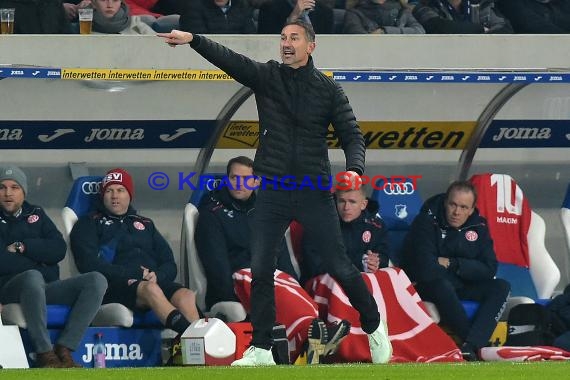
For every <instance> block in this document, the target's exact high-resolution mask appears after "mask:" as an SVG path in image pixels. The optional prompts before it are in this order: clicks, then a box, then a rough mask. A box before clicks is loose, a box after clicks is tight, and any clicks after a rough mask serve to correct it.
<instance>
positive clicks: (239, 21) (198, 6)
mask: <svg viewBox="0 0 570 380" xmlns="http://www.w3.org/2000/svg"><path fill="white" fill-rule="evenodd" d="M180 29H181V30H185V31H187V32H191V33H203V34H207V33H211V34H253V33H255V32H256V31H257V30H256V28H255V24H254V23H253V10H252V9H251V8H250V7H249V6H248V5H247V3H246V2H245V1H244V0H232V1H231V7H230V8H229V9H228V10H227V12H225V13H224V12H223V11H222V9H221V8H220V7H218V6H217V5H216V4H215V2H214V1H212V0H189V1H188V0H187V1H186V2H185V4H184V11H183V12H182V14H181V15H180Z"/></svg>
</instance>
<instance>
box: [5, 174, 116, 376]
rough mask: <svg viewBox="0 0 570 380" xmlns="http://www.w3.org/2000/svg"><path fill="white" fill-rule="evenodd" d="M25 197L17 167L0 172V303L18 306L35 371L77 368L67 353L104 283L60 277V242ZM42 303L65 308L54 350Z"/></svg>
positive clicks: (91, 276) (96, 277)
mask: <svg viewBox="0 0 570 380" xmlns="http://www.w3.org/2000/svg"><path fill="white" fill-rule="evenodd" d="M27 195H28V179H27V176H26V174H24V172H23V171H22V170H21V169H20V168H18V167H16V166H7V167H3V168H0V246H1V248H0V268H1V269H0V304H2V303H3V304H9V303H19V304H20V307H21V309H22V313H23V315H24V318H25V320H26V324H27V330H28V335H29V337H30V340H31V343H32V346H33V349H34V350H35V353H36V361H35V362H36V363H35V364H36V366H37V367H42V368H63V367H67V368H73V367H81V366H80V365H79V364H77V363H75V362H74V361H73V358H72V356H71V351H74V350H76V349H77V347H78V346H79V343H80V342H81V339H82V338H83V335H84V334H85V331H86V330H87V328H88V327H89V324H90V323H91V321H92V320H93V318H94V317H95V315H96V314H97V312H98V311H99V306H101V300H102V299H103V295H104V294H105V290H106V289H107V281H106V280H105V278H104V277H103V276H102V275H101V274H100V273H96V272H91V273H85V274H82V275H79V276H74V277H70V278H67V279H64V280H60V279H59V264H58V263H59V262H60V261H61V260H63V258H64V257H65V252H66V250H67V246H66V244H65V240H63V236H62V235H61V232H59V231H58V230H57V228H56V226H55V225H54V224H53V222H52V220H51V219H50V218H49V216H47V215H46V213H45V211H44V210H43V209H42V208H41V207H39V206H35V205H31V204H30V203H28V202H27V201H26V200H25V198H26V196H27ZM46 304H58V305H67V306H69V307H70V312H69V317H68V318H67V321H66V323H65V327H64V328H63V330H62V332H61V334H60V335H59V337H58V338H57V342H56V344H55V346H52V343H51V340H50V337H49V332H48V329H47V324H46V319H47V318H46ZM0 325H1V323H0Z"/></svg>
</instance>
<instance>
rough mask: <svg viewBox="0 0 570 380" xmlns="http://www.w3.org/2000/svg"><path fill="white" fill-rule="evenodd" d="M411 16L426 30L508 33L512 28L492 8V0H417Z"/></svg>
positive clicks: (442, 32) (441, 32)
mask: <svg viewBox="0 0 570 380" xmlns="http://www.w3.org/2000/svg"><path fill="white" fill-rule="evenodd" d="M413 15H414V17H415V18H416V19H417V20H418V21H419V22H420V23H421V24H422V25H423V27H424V29H425V30H426V32H427V33H434V34H438V33H439V34H477V33H512V32H513V28H512V26H511V24H510V23H509V21H508V20H507V19H505V18H504V17H503V16H502V15H501V14H500V13H499V12H497V10H496V9H495V2H494V1H493V0H486V1H485V0H483V1H470V0H421V1H420V2H419V3H418V5H416V6H415V7H414V10H413Z"/></svg>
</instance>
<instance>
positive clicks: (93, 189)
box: [81, 182, 101, 195]
mask: <svg viewBox="0 0 570 380" xmlns="http://www.w3.org/2000/svg"><path fill="white" fill-rule="evenodd" d="M100 189H101V182H83V184H82V185H81V191H83V194H86V195H91V194H99V191H100Z"/></svg>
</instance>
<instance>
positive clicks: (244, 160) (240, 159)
mask: <svg viewBox="0 0 570 380" xmlns="http://www.w3.org/2000/svg"><path fill="white" fill-rule="evenodd" d="M233 164H241V165H244V166H247V167H248V168H253V160H252V159H251V158H249V157H246V156H237V157H234V158H232V159H231V160H229V161H228V166H226V174H227V175H228V176H229V175H230V170H232V165H233Z"/></svg>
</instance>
